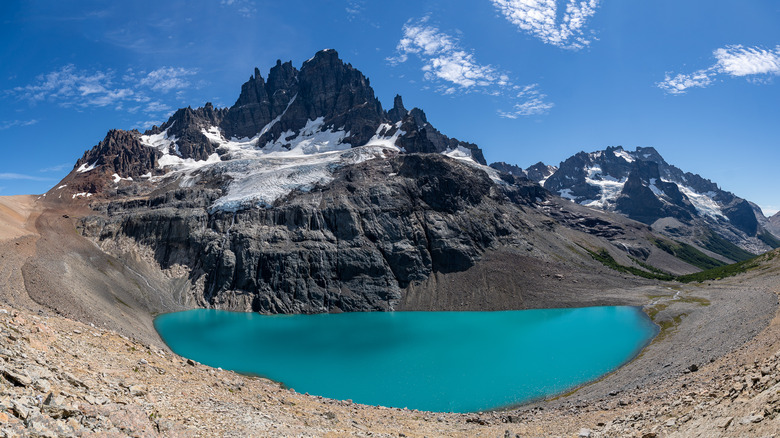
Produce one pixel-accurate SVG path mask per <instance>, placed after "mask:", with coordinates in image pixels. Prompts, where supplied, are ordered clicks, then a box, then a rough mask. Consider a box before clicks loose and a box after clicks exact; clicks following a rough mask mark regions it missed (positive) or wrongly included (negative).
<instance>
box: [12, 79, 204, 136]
mask: <svg viewBox="0 0 780 438" xmlns="http://www.w3.org/2000/svg"><path fill="white" fill-rule="evenodd" d="M196 73H197V71H196V70H190V69H185V68H182V67H161V68H158V69H156V70H153V71H151V72H148V73H147V72H145V71H140V72H135V71H132V70H129V71H128V72H127V73H126V74H124V75H122V76H121V77H119V76H118V75H117V74H116V73H115V72H114V71H113V70H105V71H100V70H97V71H85V70H80V69H78V68H76V66H74V65H72V64H69V65H66V66H64V67H61V68H60V69H58V70H55V71H52V72H50V73H46V74H42V75H39V76H38V77H36V79H35V81H34V82H32V83H30V84H28V85H24V86H19V87H15V88H13V89H12V90H8V91H7V93H10V94H11V95H14V96H16V97H17V98H18V99H21V100H26V101H28V102H30V103H31V104H36V103H39V102H44V101H46V102H51V103H55V104H57V105H60V106H62V107H73V108H79V109H85V108H103V107H109V108H114V109H115V110H126V111H127V112H130V113H133V112H137V111H142V112H144V113H146V114H149V115H158V114H160V113H168V112H170V111H171V107H170V106H168V105H167V104H165V103H163V102H160V101H159V100H158V99H157V98H159V97H160V95H161V94H162V95H164V94H168V93H169V92H170V91H173V90H183V89H186V88H188V87H190V86H191V85H192V84H191V83H190V81H189V80H188V79H187V78H188V77H190V76H194V75H195V74H196ZM20 123H21V122H20ZM3 126H4V125H0V129H2V127H3ZM10 126H16V125H10ZM10 126H9V127H10Z"/></svg>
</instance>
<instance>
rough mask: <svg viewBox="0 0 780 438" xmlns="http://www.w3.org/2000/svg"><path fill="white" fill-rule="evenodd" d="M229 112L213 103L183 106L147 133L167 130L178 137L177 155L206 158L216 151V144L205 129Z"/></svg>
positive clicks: (169, 134) (215, 123) (217, 122)
mask: <svg viewBox="0 0 780 438" xmlns="http://www.w3.org/2000/svg"><path fill="white" fill-rule="evenodd" d="M226 113H227V110H225V109H215V108H214V106H213V105H212V104H211V103H206V105H205V106H204V107H203V108H197V109H192V108H190V107H187V108H182V109H179V110H178V111H176V112H175V113H174V114H173V115H172V116H171V118H170V119H168V121H167V122H165V123H163V124H162V126H160V127H159V128H158V127H154V128H152V129H151V131H149V132H147V133H146V134H159V133H161V132H163V131H167V134H168V137H171V138H176V146H177V147H178V151H177V155H178V156H180V157H183V158H192V159H194V160H206V159H207V158H208V157H209V156H210V155H211V154H213V153H214V152H216V148H215V147H214V145H213V144H212V143H211V142H210V141H209V140H208V139H207V138H206V136H205V135H203V131H202V130H203V129H208V128H209V127H211V126H217V125H218V124H219V122H220V120H222V118H223V117H224V116H225V114H226Z"/></svg>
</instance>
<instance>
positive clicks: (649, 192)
mask: <svg viewBox="0 0 780 438" xmlns="http://www.w3.org/2000/svg"><path fill="white" fill-rule="evenodd" d="M615 207H616V209H617V210H618V211H620V212H622V213H624V214H625V215H626V216H628V217H630V218H631V219H634V220H638V221H639V222H644V223H646V224H652V223H653V222H655V221H657V220H658V219H660V218H662V217H673V218H675V219H679V220H681V221H689V220H691V219H693V217H694V215H695V214H696V208H695V207H694V206H693V204H691V203H690V201H688V199H687V198H685V197H684V196H683V194H682V193H680V190H679V188H678V187H677V185H676V184H673V183H669V182H664V181H663V180H661V175H660V173H659V171H658V164H657V163H655V162H652V161H635V162H634V163H633V169H632V170H631V173H629V175H628V179H627V180H626V183H625V184H624V185H623V190H621V192H620V195H619V196H618V198H617V200H616V203H615Z"/></svg>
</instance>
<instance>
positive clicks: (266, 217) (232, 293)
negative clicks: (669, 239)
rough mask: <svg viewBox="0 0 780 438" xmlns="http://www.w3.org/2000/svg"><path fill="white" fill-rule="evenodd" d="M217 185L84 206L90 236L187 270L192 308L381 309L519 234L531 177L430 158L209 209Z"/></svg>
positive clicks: (533, 188) (398, 161)
mask: <svg viewBox="0 0 780 438" xmlns="http://www.w3.org/2000/svg"><path fill="white" fill-rule="evenodd" d="M220 193H221V189H220V188H207V187H202V186H198V185H196V186H194V187H192V188H187V189H178V190H175V191H168V192H165V191H164V190H163V189H161V190H160V194H158V195H151V196H149V197H147V198H145V199H140V200H139V199H136V200H133V201H112V202H106V203H102V204H96V205H93V208H94V209H96V211H98V212H99V213H101V214H96V215H92V216H88V217H86V218H84V219H83V220H82V221H81V226H80V229H81V232H82V233H83V234H84V235H86V236H88V237H91V238H93V239H97V240H106V239H118V238H120V237H121V236H129V237H131V238H132V239H134V240H135V241H136V242H138V243H139V244H141V245H144V246H148V247H151V248H153V249H154V252H155V258H156V260H157V262H158V263H159V264H160V266H161V267H163V268H167V267H169V266H174V265H185V266H187V267H189V269H190V270H191V273H190V281H191V284H192V285H193V294H194V295H195V298H196V300H197V301H198V304H199V305H203V306H207V307H218V308H225V309H232V310H253V311H262V312H272V313H314V312H325V311H334V310H341V311H368V310H390V309H392V308H393V307H394V306H395V305H396V304H397V303H398V302H399V300H400V299H401V294H402V291H403V290H404V289H405V288H406V287H408V286H409V285H410V284H411V283H413V282H421V281H423V280H425V279H426V278H428V276H429V275H431V273H448V272H458V271H463V270H466V269H468V268H469V267H471V266H473V265H474V263H475V262H476V261H477V260H478V259H479V258H480V256H481V254H482V253H483V252H484V251H485V250H486V249H489V248H493V247H496V246H498V245H501V244H503V243H506V242H507V241H508V240H513V241H515V240H517V239H518V238H519V237H521V236H522V235H523V233H525V232H526V231H527V225H526V224H525V222H524V221H523V219H522V218H523V215H524V214H525V213H524V212H523V206H524V205H525V206H527V205H530V204H532V203H534V202H536V201H537V200H540V199H544V198H545V197H546V192H545V191H544V190H543V189H542V188H541V187H539V186H538V185H536V184H534V183H530V182H528V181H516V182H514V184H506V185H503V186H499V185H495V184H494V183H493V181H492V180H490V178H489V177H488V175H487V174H486V173H485V172H484V171H482V170H480V169H478V168H475V167H473V166H470V165H468V164H464V163H461V162H458V161H457V160H452V159H449V158H447V157H443V156H440V155H438V154H400V155H398V156H396V157H393V158H390V159H387V160H372V161H368V162H365V163H361V164H358V165H355V166H351V167H346V168H343V169H341V170H339V171H338V172H337V173H336V179H335V180H334V181H333V182H332V183H330V184H328V185H326V186H324V187H317V188H315V189H314V190H312V191H310V192H305V193H304V192H294V193H293V194H291V195H290V196H288V197H287V198H286V199H283V200H280V202H278V203H277V205H276V206H274V207H273V208H269V209H248V210H241V211H238V212H235V213H232V212H222V211H209V208H208V207H209V205H211V203H212V202H213V200H214V199H216V198H217V197H218V196H220Z"/></svg>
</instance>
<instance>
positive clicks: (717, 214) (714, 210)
mask: <svg viewBox="0 0 780 438" xmlns="http://www.w3.org/2000/svg"><path fill="white" fill-rule="evenodd" d="M677 187H679V188H680V191H681V192H682V193H683V194H684V195H685V196H687V197H688V200H690V201H691V204H693V206H694V207H696V212H697V213H699V216H710V217H712V218H715V219H726V220H729V218H727V217H726V216H725V215H724V214H723V211H722V210H721V209H720V206H719V205H718V203H717V202H715V200H714V199H712V196H714V195H715V193H714V192H708V193H696V191H694V190H693V189H692V188H690V187H686V186H684V185H681V184H678V185H677Z"/></svg>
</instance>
